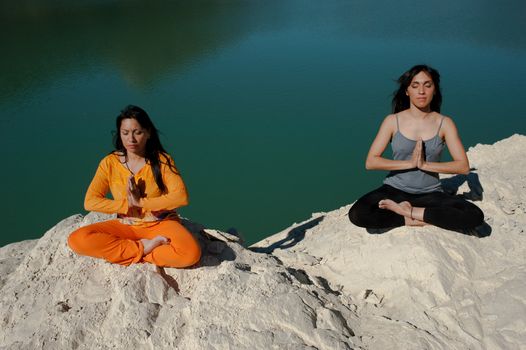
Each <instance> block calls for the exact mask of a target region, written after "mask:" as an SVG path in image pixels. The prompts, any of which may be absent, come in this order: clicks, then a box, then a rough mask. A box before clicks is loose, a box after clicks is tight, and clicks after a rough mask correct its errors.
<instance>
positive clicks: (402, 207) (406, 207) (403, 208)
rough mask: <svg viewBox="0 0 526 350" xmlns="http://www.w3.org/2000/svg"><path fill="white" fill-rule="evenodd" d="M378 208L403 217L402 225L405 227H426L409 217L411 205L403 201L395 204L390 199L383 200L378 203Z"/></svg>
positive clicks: (423, 223)
mask: <svg viewBox="0 0 526 350" xmlns="http://www.w3.org/2000/svg"><path fill="white" fill-rule="evenodd" d="M378 207H379V208H381V209H386V210H390V211H392V212H395V213H397V214H398V215H401V216H403V217H404V224H405V225H406V226H424V225H426V223H425V222H423V221H420V220H417V219H413V218H412V217H411V209H412V208H413V207H412V206H411V203H409V202H407V201H404V202H400V203H396V202H395V201H392V200H390V199H383V200H381V201H380V202H378Z"/></svg>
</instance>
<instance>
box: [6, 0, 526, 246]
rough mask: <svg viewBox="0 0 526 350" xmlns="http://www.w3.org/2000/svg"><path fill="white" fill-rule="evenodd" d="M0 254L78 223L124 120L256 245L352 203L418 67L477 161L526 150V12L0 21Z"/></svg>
mask: <svg viewBox="0 0 526 350" xmlns="http://www.w3.org/2000/svg"><path fill="white" fill-rule="evenodd" d="M0 20H1V23H2V30H1V31H0V45H1V46H0V47H1V51H2V53H1V55H0V146H1V147H0V149H1V152H2V159H3V165H2V170H1V171H0V184H1V185H2V191H1V193H2V199H3V200H2V201H1V202H0V211H1V213H2V223H3V225H2V230H1V234H0V246H2V245H5V244H7V243H10V242H14V241H20V240H23V239H30V238H38V237H40V236H41V235H42V234H43V233H44V232H45V231H46V230H47V229H49V228H50V227H51V226H53V225H54V224H55V223H56V222H57V221H59V220H61V219H62V218H64V217H66V216H69V215H72V214H75V213H83V212H84V211H83V208H82V204H83V199H84V193H85V190H86V188H87V186H88V184H89V182H90V180H91V178H92V176H93V174H94V171H95V169H96V167H97V164H98V162H99V160H100V159H101V158H102V157H103V156H104V155H105V154H107V153H108V152H109V151H111V149H112V146H111V131H112V130H114V128H115V127H114V120H115V117H116V115H117V114H118V112H119V111H120V109H122V108H123V107H124V106H125V105H127V104H136V105H139V106H141V107H143V108H144V109H146V110H147V111H148V112H149V114H150V116H151V117H152V119H153V120H154V122H155V123H156V126H157V127H158V128H159V129H160V130H161V132H162V136H161V140H162V142H163V144H164V146H165V148H167V149H168V150H169V152H170V153H171V154H172V156H173V157H174V159H175V160H176V164H177V165H178V167H179V169H180V171H181V173H182V175H183V178H184V180H185V183H186V184H187V187H188V189H189V193H190V200H191V203H190V205H189V206H188V207H185V208H184V209H182V210H181V213H182V215H183V216H185V217H188V218H190V219H191V220H194V221H197V222H201V223H203V224H205V225H206V226H208V227H213V228H217V229H222V230H226V229H229V228H236V229H237V230H238V231H239V232H240V233H241V234H242V235H243V236H244V238H245V239H246V241H247V242H248V243H253V242H256V241H258V240H260V239H262V238H264V237H266V236H268V235H270V234H273V233H275V232H277V231H280V230H282V229H284V228H286V227H288V226H290V225H291V224H292V223H293V222H299V221H303V220H305V219H307V218H309V217H310V214H311V213H313V212H319V211H328V210H332V209H335V208H338V207H340V206H343V205H346V204H348V203H351V202H353V201H354V200H356V199H357V198H358V197H359V196H360V195H361V194H363V193H365V192H367V191H369V190H372V189H373V188H375V187H377V186H379V184H380V182H381V180H382V178H383V177H384V176H385V173H383V172H367V171H365V169H364V159H365V155H366V152H367V150H368V148H369V145H370V143H371V141H372V139H373V137H374V135H375V133H376V130H377V128H378V126H379V123H380V122H381V120H382V119H383V117H384V116H385V115H386V114H388V113H389V112H390V98H391V93H392V91H393V90H394V89H395V88H396V85H395V83H394V80H395V79H396V78H397V77H398V76H399V75H400V74H401V73H402V72H404V71H405V70H406V69H408V68H409V67H411V66H412V65H414V64H418V63H427V64H430V65H431V66H433V67H435V68H437V69H438V70H439V71H440V73H441V74H442V88H443V95H444V103H443V110H442V111H443V113H445V114H447V115H450V116H452V117H453V119H454V120H455V121H456V123H457V126H458V127H459V130H460V133H461V137H462V140H463V143H464V145H465V146H466V148H469V147H470V146H473V145H475V144H477V143H493V142H495V141H497V140H499V139H502V138H505V137H508V136H510V135H512V134H514V133H521V134H526V121H525V118H526V113H525V112H524V108H523V106H524V101H526V63H525V62H526V39H525V38H526V36H525V35H524V33H525V29H526V28H525V24H524V23H526V2H524V1H520V0H517V1H499V2H488V1H475V0H471V1H470V0H460V1H455V2H453V1H435V0H432V1H426V2H415V1H407V0H406V1H396V2H394V1H387V0H383V1H374V2H373V1H366V0H362V1H351V0H350V1H336V0H324V1H310V0H303V1H287V0H280V1H272V0H270V1H211V0H210V1H110V0H108V1H95V0H91V1H82V2H74V1H65V0H64V1H59V0H48V1H39V0H27V1H22V2H15V1H13V2H12V4H11V3H8V2H5V1H3V2H1V3H0Z"/></svg>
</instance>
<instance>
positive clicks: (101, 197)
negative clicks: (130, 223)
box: [84, 157, 128, 214]
mask: <svg viewBox="0 0 526 350" xmlns="http://www.w3.org/2000/svg"><path fill="white" fill-rule="evenodd" d="M110 166H111V165H110V163H109V161H108V158H107V157H106V158H104V159H103V160H102V161H101V162H100V164H99V167H98V168H97V172H96V173H95V176H94V177H93V180H91V184H90V185H89V187H88V191H87V192H86V197H85V199H84V208H85V209H86V210H89V211H98V212H101V213H107V214H114V213H118V214H126V213H127V212H128V201H127V200H126V199H120V200H115V199H109V198H106V194H107V193H108V191H109V189H110V186H109V183H110V180H111V179H110V174H111V171H110Z"/></svg>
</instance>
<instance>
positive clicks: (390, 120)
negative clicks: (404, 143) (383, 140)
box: [381, 114, 396, 130]
mask: <svg viewBox="0 0 526 350" xmlns="http://www.w3.org/2000/svg"><path fill="white" fill-rule="evenodd" d="M381 127H382V128H384V129H387V130H396V114H389V115H387V116H386V117H385V118H384V120H383V122H382V126H381Z"/></svg>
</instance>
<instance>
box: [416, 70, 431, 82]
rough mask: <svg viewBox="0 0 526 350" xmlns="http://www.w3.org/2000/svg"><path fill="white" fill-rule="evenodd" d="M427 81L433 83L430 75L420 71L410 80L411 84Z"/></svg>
mask: <svg viewBox="0 0 526 350" xmlns="http://www.w3.org/2000/svg"><path fill="white" fill-rule="evenodd" d="M428 81H431V82H432V81H433V78H431V75H429V73H427V72H424V71H421V72H419V73H418V74H417V75H415V76H414V77H413V79H411V83H425V82H428Z"/></svg>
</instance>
